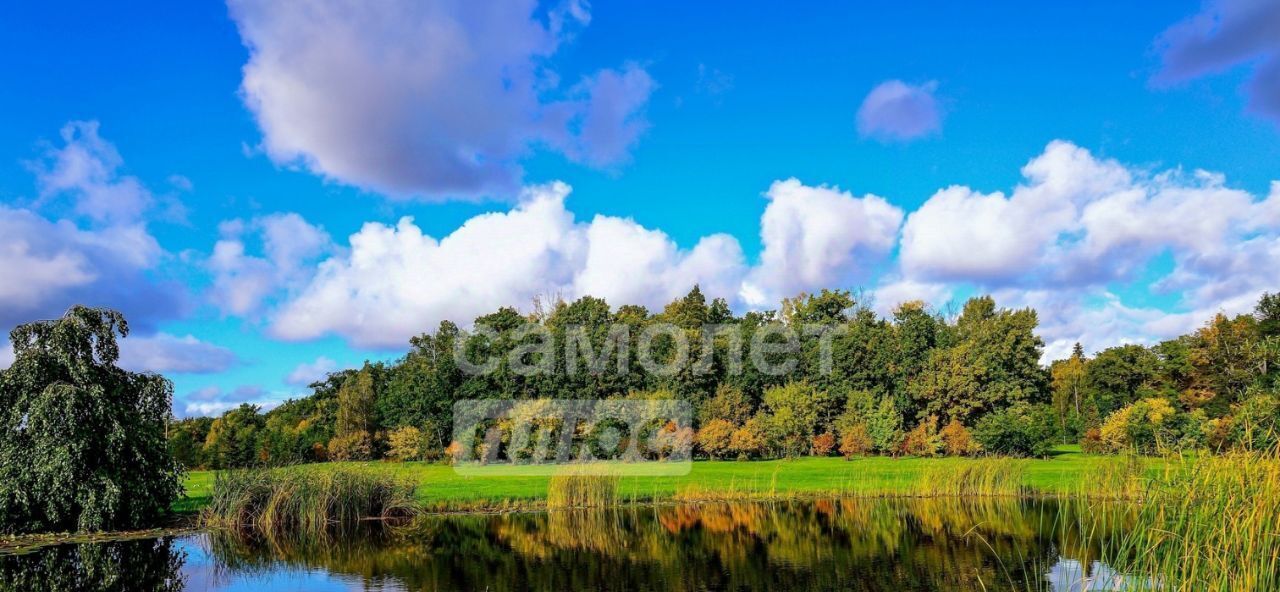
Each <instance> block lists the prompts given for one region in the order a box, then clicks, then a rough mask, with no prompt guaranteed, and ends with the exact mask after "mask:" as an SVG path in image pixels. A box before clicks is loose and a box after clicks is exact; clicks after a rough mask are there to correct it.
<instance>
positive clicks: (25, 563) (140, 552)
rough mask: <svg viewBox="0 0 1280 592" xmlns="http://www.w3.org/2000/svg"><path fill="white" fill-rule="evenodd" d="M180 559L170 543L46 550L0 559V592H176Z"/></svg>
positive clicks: (149, 541) (148, 541)
mask: <svg viewBox="0 0 1280 592" xmlns="http://www.w3.org/2000/svg"><path fill="white" fill-rule="evenodd" d="M184 559H185V557H184V554H183V553H182V552H181V551H179V550H178V549H176V548H174V547H173V540H172V539H170V538H161V539H143V540H132V541H116V542H110V543H93V544H89V543H86V544H65V545H57V546H52V547H45V548H42V549H38V550H36V551H33V552H31V553H25V554H20V555H0V591H4V592H8V591H11V590H12V591H15V592H16V591H22V592H29V591H32V590H47V591H49V592H64V591H65V592H108V591H111V592H114V591H117V590H119V591H126V590H127V591H130V592H133V591H138V592H171V591H173V592H176V591H177V590H182V589H183V587H184V581H183V578H182V576H181V572H180V571H179V570H180V568H181V567H182V562H183V561H184Z"/></svg>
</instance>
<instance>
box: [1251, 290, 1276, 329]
mask: <svg viewBox="0 0 1280 592" xmlns="http://www.w3.org/2000/svg"><path fill="white" fill-rule="evenodd" d="M1253 314H1254V316H1256V317H1257V318H1258V334H1259V335H1261V336H1262V337H1263V338H1267V337H1280V293H1275V294H1272V293H1270V292H1268V293H1266V294H1263V295H1262V298H1260V299H1258V305H1257V306H1256V307H1255V308H1254V309H1253Z"/></svg>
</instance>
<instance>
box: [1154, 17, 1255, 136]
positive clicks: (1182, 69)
mask: <svg viewBox="0 0 1280 592" xmlns="http://www.w3.org/2000/svg"><path fill="white" fill-rule="evenodd" d="M1156 48H1157V50H1158V51H1159V53H1160V56H1161V59H1162V60H1163V68H1162V69H1161V70H1160V72H1159V73H1158V74H1157V75H1156V77H1155V81H1156V82H1157V83H1161V84H1173V83H1178V82H1184V81H1187V80H1192V79H1195V78H1200V77H1203V76H1210V75H1214V74H1219V73H1222V72H1225V71H1227V70H1231V69H1233V68H1236V67H1241V66H1244V67H1250V68H1253V73H1252V77H1251V78H1250V80H1249V82H1248V83H1247V84H1246V85H1245V92H1246V94H1247V96H1248V106H1249V110H1251V111H1253V112H1255V113H1258V114H1260V115H1263V116H1265V117H1267V118H1269V119H1271V120H1272V121H1274V122H1276V123H1280V3H1276V2H1274V1H1273V0H1210V1H1208V2H1205V4H1204V9H1203V11H1201V12H1200V13H1198V14H1196V15H1194V16H1192V17H1190V18H1188V19H1186V20H1184V21H1182V22H1179V23H1177V24H1175V25H1173V26H1172V27H1169V29H1167V30H1165V32H1164V33H1162V34H1161V35H1160V37H1159V38H1158V39H1157V40H1156Z"/></svg>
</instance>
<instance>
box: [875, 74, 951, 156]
mask: <svg viewBox="0 0 1280 592" xmlns="http://www.w3.org/2000/svg"><path fill="white" fill-rule="evenodd" d="M937 90H938V83H937V82H933V81H930V82H926V83H924V84H920V85H911V84H907V83H905V82H903V81H901V80H886V81H885V82H882V83H880V84H879V85H877V86H876V87H875V88H873V89H871V92H870V93H868V94H867V96H866V98H865V99H863V100H862V105H861V106H860V107H858V133H859V134H860V135H862V136H863V137H870V138H877V139H880V140H889V141H894V140H896V141H906V140H912V139H915V138H919V137H922V136H927V135H929V134H932V133H936V132H938V130H940V129H942V107H941V105H939V104H938V99H937V97H935V96H934V93H935V92H937Z"/></svg>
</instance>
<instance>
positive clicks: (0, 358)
mask: <svg viewBox="0 0 1280 592" xmlns="http://www.w3.org/2000/svg"><path fill="white" fill-rule="evenodd" d="M11 365H13V346H12V345H10V344H9V343H8V342H5V343H4V344H3V345H0V369H4V368H8V367H9V366H11Z"/></svg>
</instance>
